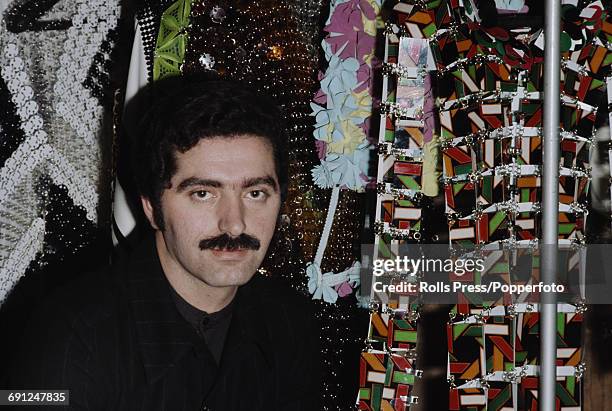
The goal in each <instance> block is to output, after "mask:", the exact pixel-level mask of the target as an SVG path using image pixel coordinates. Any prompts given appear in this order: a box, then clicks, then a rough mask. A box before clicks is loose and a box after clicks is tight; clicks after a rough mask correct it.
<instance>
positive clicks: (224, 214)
mask: <svg viewBox="0 0 612 411" xmlns="http://www.w3.org/2000/svg"><path fill="white" fill-rule="evenodd" d="M218 206H219V208H218V216H219V220H218V224H219V231H221V232H222V233H227V234H229V235H231V236H232V237H237V236H239V235H240V234H242V233H244V230H245V228H246V225H245V223H244V209H243V204H242V201H240V198H239V197H234V196H227V197H226V198H224V199H223V201H220V202H219V204H218Z"/></svg>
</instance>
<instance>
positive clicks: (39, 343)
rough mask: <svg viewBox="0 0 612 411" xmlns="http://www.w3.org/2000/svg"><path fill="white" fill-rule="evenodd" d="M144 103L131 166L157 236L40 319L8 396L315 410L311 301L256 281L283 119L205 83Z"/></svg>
mask: <svg viewBox="0 0 612 411" xmlns="http://www.w3.org/2000/svg"><path fill="white" fill-rule="evenodd" d="M142 102H145V103H146V106H147V109H146V110H145V113H144V114H143V116H142V120H141V121H140V122H139V123H138V126H137V127H135V128H134V130H133V131H132V135H134V136H135V139H134V142H133V143H132V145H133V152H134V156H133V165H134V174H135V177H136V185H137V187H138V191H139V193H140V199H141V203H142V207H143V210H144V214H145V215H146V218H147V220H148V221H149V223H150V225H151V227H152V228H153V230H154V234H152V236H151V238H149V239H148V240H146V241H144V242H143V243H142V244H140V245H139V246H138V247H137V248H136V250H135V251H134V252H133V253H132V254H131V255H130V256H129V257H126V258H122V259H121V260H120V261H119V262H118V263H117V264H115V265H113V266H112V267H110V268H108V269H105V270H102V271H101V272H99V273H98V274H96V275H89V276H84V277H83V278H82V279H81V281H79V282H78V283H77V284H74V285H72V286H71V287H69V288H68V289H66V290H63V291H62V292H61V293H59V294H58V295H56V296H55V297H54V298H52V299H51V300H50V301H49V302H48V303H46V304H44V305H43V308H42V309H41V310H40V313H39V314H38V316H37V317H35V318H34V319H33V320H32V322H31V323H30V324H29V329H30V331H29V333H28V334H27V337H26V338H25V347H26V348H25V349H24V351H23V355H21V356H19V357H18V360H17V361H16V362H15V367H14V371H13V374H12V385H11V387H12V388H20V389H43V388H48V389H52V388H55V389H68V390H70V408H71V409H79V410H81V409H87V410H130V411H132V410H172V411H176V410H200V409H209V410H214V411H216V410H220V411H227V410H291V411H294V410H317V409H320V403H319V396H320V394H319V393H320V387H319V381H320V371H319V366H320V359H319V355H320V354H319V349H318V332H317V327H316V326H315V324H314V323H313V320H314V314H313V311H312V310H311V309H310V308H309V302H308V300H306V299H305V298H303V297H302V296H300V295H298V294H297V293H294V292H293V291H291V290H290V289H289V288H287V287H286V286H284V285H282V284H280V283H277V282H276V281H274V280H272V279H271V278H264V277H262V276H259V275H255V273H256V272H257V270H258V268H259V267H260V265H261V264H262V262H263V261H264V258H265V256H266V252H267V250H268V246H269V245H270V242H271V240H272V238H273V235H274V233H275V228H276V227H277V222H278V220H279V210H280V206H281V197H282V196H283V191H284V188H286V181H287V174H286V169H285V167H286V153H285V152H284V141H285V136H284V135H283V126H282V122H281V121H280V119H281V117H282V116H281V112H280V111H279V109H278V108H277V107H276V106H275V105H274V103H273V102H272V101H271V100H269V99H267V98H265V97H263V96H261V95H259V94H257V93H255V92H253V91H251V90H250V89H248V88H246V87H244V86H242V85H238V84H233V83H230V82H223V81H210V80H202V79H198V78H184V77H175V78H170V79H166V80H161V81H159V82H157V83H155V84H153V85H151V86H149V87H148V88H147V89H145V90H143V91H142V92H141V93H140V94H139V96H137V98H136V100H135V103H134V105H135V106H138V104H142ZM128 113H129V111H128ZM132 115H134V113H132ZM272 246H274V245H272ZM52 409H55V408H52Z"/></svg>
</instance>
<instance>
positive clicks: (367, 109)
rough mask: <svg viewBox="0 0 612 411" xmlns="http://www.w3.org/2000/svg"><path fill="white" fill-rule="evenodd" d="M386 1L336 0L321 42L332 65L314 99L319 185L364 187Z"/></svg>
mask: <svg viewBox="0 0 612 411" xmlns="http://www.w3.org/2000/svg"><path fill="white" fill-rule="evenodd" d="M379 8H380V0H336V1H332V2H331V4H330V17H329V19H328V21H327V23H326V26H325V31H327V32H328V33H329V34H328V36H327V37H326V38H325V39H323V41H322V42H321V46H322V48H323V51H324V52H325V59H326V60H327V63H328V67H327V70H326V71H325V73H320V74H319V80H320V84H321V89H320V90H319V91H318V92H317V94H316V95H315V97H314V99H313V100H314V102H312V103H311V107H312V110H313V112H312V115H313V116H314V117H315V119H316V124H315V131H314V137H315V139H316V140H317V141H316V146H317V153H318V155H319V158H320V160H321V164H320V165H317V166H315V167H314V168H313V170H312V176H313V178H314V182H315V184H316V185H317V186H319V187H321V188H331V187H334V186H341V187H343V188H348V189H351V190H357V191H362V190H364V188H365V186H366V184H368V182H369V178H368V176H367V169H368V159H369V150H370V148H371V145H370V143H369V142H368V139H367V135H368V130H369V122H368V119H369V117H370V116H371V114H372V96H371V94H370V90H371V85H372V59H373V57H374V45H375V40H376V17H377V14H378V10H379Z"/></svg>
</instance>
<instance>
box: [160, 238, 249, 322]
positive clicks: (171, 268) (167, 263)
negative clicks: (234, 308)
mask: <svg viewBox="0 0 612 411" xmlns="http://www.w3.org/2000/svg"><path fill="white" fill-rule="evenodd" d="M155 244H156V248H157V254H158V255H159V261H160V262H161V266H162V271H163V272H164V275H165V276H166V278H167V279H168V282H169V283H170V285H171V286H172V288H174V290H175V291H176V292H177V293H178V295H180V296H181V297H182V298H183V299H184V300H185V301H187V302H188V303H189V304H191V305H192V306H194V307H196V308H197V309H199V310H201V311H205V312H207V313H209V314H210V313H215V312H217V311H221V310H222V309H223V308H225V307H226V306H227V305H228V304H229V303H230V302H232V300H233V299H234V296H235V295H236V291H237V290H238V287H237V286H229V287H213V286H210V285H208V284H206V283H205V282H204V281H202V280H200V279H199V278H197V277H196V276H194V275H193V274H191V273H190V272H188V271H187V270H185V269H184V267H182V266H181V265H180V264H178V263H177V262H176V261H175V259H173V258H171V256H170V254H169V252H168V249H167V248H166V243H165V242H164V238H163V235H162V233H161V231H156V233H155Z"/></svg>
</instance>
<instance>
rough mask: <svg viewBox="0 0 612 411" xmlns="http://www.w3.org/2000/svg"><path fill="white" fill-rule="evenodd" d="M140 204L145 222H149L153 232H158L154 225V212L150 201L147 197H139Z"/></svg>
mask: <svg viewBox="0 0 612 411" xmlns="http://www.w3.org/2000/svg"><path fill="white" fill-rule="evenodd" d="M140 202H141V203H142V209H143V210H144V213H145V216H146V217H147V220H149V224H151V226H152V227H153V228H154V229H155V230H159V227H158V226H157V224H156V223H155V217H154V213H155V212H154V211H153V204H151V200H150V199H148V198H147V197H144V196H140Z"/></svg>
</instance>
